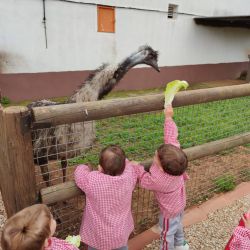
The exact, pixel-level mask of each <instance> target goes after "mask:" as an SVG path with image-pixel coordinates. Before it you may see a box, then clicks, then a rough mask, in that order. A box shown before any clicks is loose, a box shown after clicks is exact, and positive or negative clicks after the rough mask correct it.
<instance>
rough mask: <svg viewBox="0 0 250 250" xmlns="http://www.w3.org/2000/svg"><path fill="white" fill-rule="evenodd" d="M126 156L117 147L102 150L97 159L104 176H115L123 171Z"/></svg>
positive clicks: (112, 146)
mask: <svg viewBox="0 0 250 250" xmlns="http://www.w3.org/2000/svg"><path fill="white" fill-rule="evenodd" d="M125 161H126V156H125V153H124V151H123V150H122V149H121V148H120V147H119V146H117V145H111V146H108V147H106V148H104V149H103V150H102V151H101V153H100V157H99V164H100V166H101V168H102V170H103V173H104V174H107V175H111V176H117V175H121V174H122V173H123V171H124V169H125Z"/></svg>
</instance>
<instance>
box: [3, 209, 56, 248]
mask: <svg viewBox="0 0 250 250" xmlns="http://www.w3.org/2000/svg"><path fill="white" fill-rule="evenodd" d="M55 228H56V223H55V221H54V219H53V217H52V215H51V213H50V211H49V209H48V207H47V206H46V205H43V204H37V205H33V206H30V207H27V208H25V209H23V210H21V211H20V212H18V213H16V214H15V215H13V216H12V217H11V218H9V219H8V220H7V222H6V224H5V226H4V229H3V234H2V239H1V245H2V248H3V250H34V249H37V250H41V249H43V248H44V246H45V243H46V240H47V239H48V238H49V237H50V236H51V235H53V234H54V232H55Z"/></svg>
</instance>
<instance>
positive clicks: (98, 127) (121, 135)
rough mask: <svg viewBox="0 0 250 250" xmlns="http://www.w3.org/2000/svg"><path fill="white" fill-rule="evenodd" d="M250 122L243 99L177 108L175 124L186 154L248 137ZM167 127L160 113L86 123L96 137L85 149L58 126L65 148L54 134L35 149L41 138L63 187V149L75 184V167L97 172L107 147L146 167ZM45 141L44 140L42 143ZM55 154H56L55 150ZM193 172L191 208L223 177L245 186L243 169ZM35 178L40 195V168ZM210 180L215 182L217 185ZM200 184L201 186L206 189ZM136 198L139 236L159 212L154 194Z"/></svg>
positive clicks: (249, 104) (249, 101)
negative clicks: (88, 167)
mask: <svg viewBox="0 0 250 250" xmlns="http://www.w3.org/2000/svg"><path fill="white" fill-rule="evenodd" d="M249 117H250V97H244V98H236V99H231V100H224V101H216V102H211V103H205V104H199V105H190V106H187V107H180V108H176V109H175V117H174V119H175V121H176V123H177V125H178V128H179V140H180V143H181V145H182V147H183V148H187V147H191V146H195V145H200V144H203V143H206V142H210V141H214V140H219V139H222V138H226V137H229V136H232V135H236V134H240V133H244V132H248V131H250V123H249ZM163 123H164V115H163V113H162V112H152V113H144V114H136V115H130V116H123V117H114V118H109V119H104V120H100V121H95V122H94V123H93V122H87V123H85V124H89V126H91V127H92V128H93V130H92V131H95V140H94V142H93V144H92V145H88V146H86V147H84V148H81V147H77V146H76V147H72V145H78V144H80V143H79V142H80V141H81V140H82V135H81V134H80V133H79V131H75V130H74V128H73V129H72V128H71V129H69V126H68V125H62V126H60V128H61V134H60V136H64V137H65V138H66V139H64V140H63V141H64V144H61V145H60V144H58V141H60V140H59V138H58V136H55V135H54V134H53V133H51V128H50V129H45V130H36V131H33V139H34V141H33V143H35V142H36V140H37V139H38V138H39V137H40V140H44V143H42V145H43V147H40V149H42V150H45V152H46V158H47V160H49V167H48V170H49V174H50V181H51V183H50V185H55V184H58V183H61V182H62V171H61V167H60V165H61V163H60V153H61V152H60V150H59V148H60V147H61V149H63V151H64V153H66V154H65V155H66V159H67V161H68V167H67V180H71V179H72V175H73V172H74V169H75V166H76V165H78V164H80V163H85V164H86V163H87V164H92V165H94V166H95V165H96V164H97V163H98V155H99V152H100V150H101V149H102V148H103V147H104V146H106V145H109V144H119V145H121V146H122V148H123V149H124V150H125V152H126V155H127V157H128V158H129V159H131V160H137V161H142V160H145V159H149V158H152V156H153V154H154V151H155V149H156V148H157V147H158V146H159V145H160V144H161V143H163ZM72 126H73V127H74V126H79V124H77V125H75V124H73V125H72ZM56 128H57V127H56ZM56 128H52V129H56ZM41 135H43V136H44V137H41ZM51 148H54V149H53V150H51ZM53 158H54V160H52V161H51V160H50V159H53ZM37 159H39V156H37ZM211 165H213V164H211ZM248 167H249V166H248ZM248 167H246V170H245V171H246V173H248V172H247V171H248V170H249V168H248ZM194 169H197V171H194V170H192V168H191V169H190V171H191V172H190V175H191V181H190V182H189V183H188V186H187V193H188V204H189V205H191V204H194V203H195V202H197V201H199V200H204V199H206V198H208V197H209V195H211V194H212V193H214V192H216V190H215V189H216V188H218V187H216V184H215V182H216V181H215V180H214V179H215V178H216V177H219V176H222V177H223V175H224V173H225V171H227V173H230V175H234V178H236V179H235V182H236V183H238V182H240V181H243V180H244V178H243V174H242V173H241V172H240V171H243V170H244V168H243V169H241V168H239V169H238V170H237V168H236V169H235V170H234V172H230V171H231V170H230V169H226V170H224V171H222V172H220V171H218V169H217V168H212V167H210V168H203V167H202V166H199V167H196V168H194ZM236 170H237V171H236ZM192 171H193V172H192ZM240 173H241V174H240ZM201 175H204V176H206V179H210V182H209V181H207V182H208V183H210V184H207V185H206V184H205V183H206V181H205V180H203V181H201V182H199V181H200V179H201V178H200V176H201ZM36 176H37V187H38V189H40V188H41V187H44V186H45V181H44V180H43V178H42V174H41V171H40V168H39V166H37V165H36ZM212 176H214V179H213V178H212ZM221 182H223V180H222V181H221ZM197 183H202V185H198V184H197ZM135 193H136V194H134V197H135V198H133V211H134V212H133V213H134V217H135V222H136V225H137V228H136V230H135V231H136V232H137V231H140V228H143V227H144V225H147V226H148V225H149V224H153V223H154V222H155V221H156V218H157V206H156V205H155V203H152V202H153V198H152V194H151V192H149V191H145V190H141V189H136V191H135ZM190 194H192V195H190ZM136 197H137V198H136ZM146 197H147V198H146ZM148 197H150V198H148ZM151 198H152V199H151ZM73 204H74V202H73ZM142 204H143V205H142ZM152 204H153V205H152ZM72 206H73V205H72Z"/></svg>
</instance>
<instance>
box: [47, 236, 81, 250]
mask: <svg viewBox="0 0 250 250" xmlns="http://www.w3.org/2000/svg"><path fill="white" fill-rule="evenodd" d="M49 243H50V244H49V246H48V247H45V250H79V249H78V248H77V247H75V246H73V245H71V244H70V243H68V242H66V241H65V240H61V239H57V238H55V237H51V238H50V241H49Z"/></svg>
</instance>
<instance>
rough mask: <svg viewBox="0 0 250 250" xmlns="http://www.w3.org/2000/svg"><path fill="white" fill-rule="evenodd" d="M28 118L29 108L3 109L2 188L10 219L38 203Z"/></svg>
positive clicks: (0, 134)
mask: <svg viewBox="0 0 250 250" xmlns="http://www.w3.org/2000/svg"><path fill="white" fill-rule="evenodd" d="M28 119H29V112H28V109H27V108H26V107H9V108H6V109H2V108H1V109H0V187H1V193H2V196H3V201H4V206H5V208H6V212H7V215H8V217H10V216H11V215H13V214H14V213H16V212H18V211H19V210H21V209H23V208H25V207H26V206H30V205H32V204H34V203H35V201H36V183H35V180H36V178H35V167H34V162H33V149H32V139H31V131H30V126H29V120H28Z"/></svg>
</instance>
